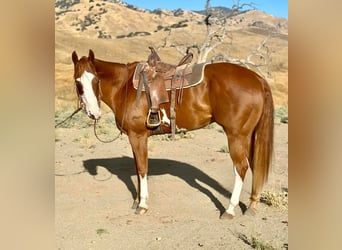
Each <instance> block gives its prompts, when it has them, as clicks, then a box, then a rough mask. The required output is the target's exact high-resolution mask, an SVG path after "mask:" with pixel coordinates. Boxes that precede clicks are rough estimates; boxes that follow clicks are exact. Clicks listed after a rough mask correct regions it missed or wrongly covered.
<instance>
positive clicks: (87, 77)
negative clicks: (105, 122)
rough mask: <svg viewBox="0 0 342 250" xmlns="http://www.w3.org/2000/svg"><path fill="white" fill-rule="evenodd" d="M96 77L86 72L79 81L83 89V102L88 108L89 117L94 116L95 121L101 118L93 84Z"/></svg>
mask: <svg viewBox="0 0 342 250" xmlns="http://www.w3.org/2000/svg"><path fill="white" fill-rule="evenodd" d="M94 77H95V76H94V75H93V74H92V73H89V72H87V71H84V73H83V74H82V76H81V77H80V78H78V79H77V80H78V81H80V82H81V84H82V87H83V95H82V100H83V102H84V104H85V106H86V110H87V114H88V115H89V116H90V115H93V116H94V117H95V119H98V118H100V116H101V110H100V107H99V104H98V101H97V98H96V96H95V94H94V90H93V87H92V83H91V82H92V80H93V78H94Z"/></svg>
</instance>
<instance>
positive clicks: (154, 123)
mask: <svg viewBox="0 0 342 250" xmlns="http://www.w3.org/2000/svg"><path fill="white" fill-rule="evenodd" d="M151 115H152V117H151ZM160 124H161V118H160V110H158V111H157V112H152V109H149V110H148V114H147V119H146V125H147V127H149V128H156V127H159V126H160Z"/></svg>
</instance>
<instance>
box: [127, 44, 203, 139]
mask: <svg viewBox="0 0 342 250" xmlns="http://www.w3.org/2000/svg"><path fill="white" fill-rule="evenodd" d="M149 49H150V50H151V54H150V55H149V57H148V60H147V62H141V63H139V64H138V65H137V67H136V69H135V72H134V76H133V86H134V88H135V89H136V90H137V92H138V93H137V97H136V105H138V103H139V100H140V96H141V92H143V91H144V92H146V98H147V101H148V105H149V110H150V111H149V114H148V118H147V125H148V127H150V128H153V127H159V125H160V112H159V104H161V103H166V102H169V95H168V94H167V91H171V105H170V116H171V132H172V135H171V138H174V134H175V127H176V125H175V117H176V114H175V91H176V89H177V90H179V92H178V104H180V103H181V101H182V93H183V89H184V88H190V87H193V86H196V85H198V84H199V83H200V82H202V80H203V77H204V67H205V65H206V63H201V64H195V63H191V60H192V57H193V55H192V54H191V53H188V54H187V55H185V56H184V57H183V58H182V60H180V62H179V63H178V65H171V64H167V63H164V62H162V61H161V59H160V57H159V56H158V54H157V53H156V51H155V50H154V48H153V47H149ZM151 111H152V112H157V113H158V116H159V118H158V116H157V122H156V124H149V118H150V113H151ZM158 120H159V121H158ZM149 125H152V126H149Z"/></svg>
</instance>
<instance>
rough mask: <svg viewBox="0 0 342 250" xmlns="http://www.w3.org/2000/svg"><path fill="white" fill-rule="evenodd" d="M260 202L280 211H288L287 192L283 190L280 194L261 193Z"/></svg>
mask: <svg viewBox="0 0 342 250" xmlns="http://www.w3.org/2000/svg"><path fill="white" fill-rule="evenodd" d="M260 202H262V203H264V204H266V205H268V206H271V207H274V208H279V209H281V210H288V192H287V190H283V191H281V192H276V191H270V190H265V191H264V192H262V194H261V197H260Z"/></svg>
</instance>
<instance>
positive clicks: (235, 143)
mask: <svg viewBox="0 0 342 250" xmlns="http://www.w3.org/2000/svg"><path fill="white" fill-rule="evenodd" d="M248 141H249V140H248V137H247V136H242V135H237V136H233V135H228V144H229V153H230V156H231V158H232V161H233V165H234V173H235V182H234V188H233V192H232V196H231V198H230V203H229V206H228V208H227V209H226V211H225V212H224V213H223V214H222V215H221V217H220V218H221V219H233V218H234V216H235V212H234V208H235V207H236V206H237V205H238V204H239V200H240V194H241V190H242V185H243V181H244V179H245V176H246V172H247V169H248V166H249V162H248V158H247V156H248V155H249V153H248V152H249V143H248Z"/></svg>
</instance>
